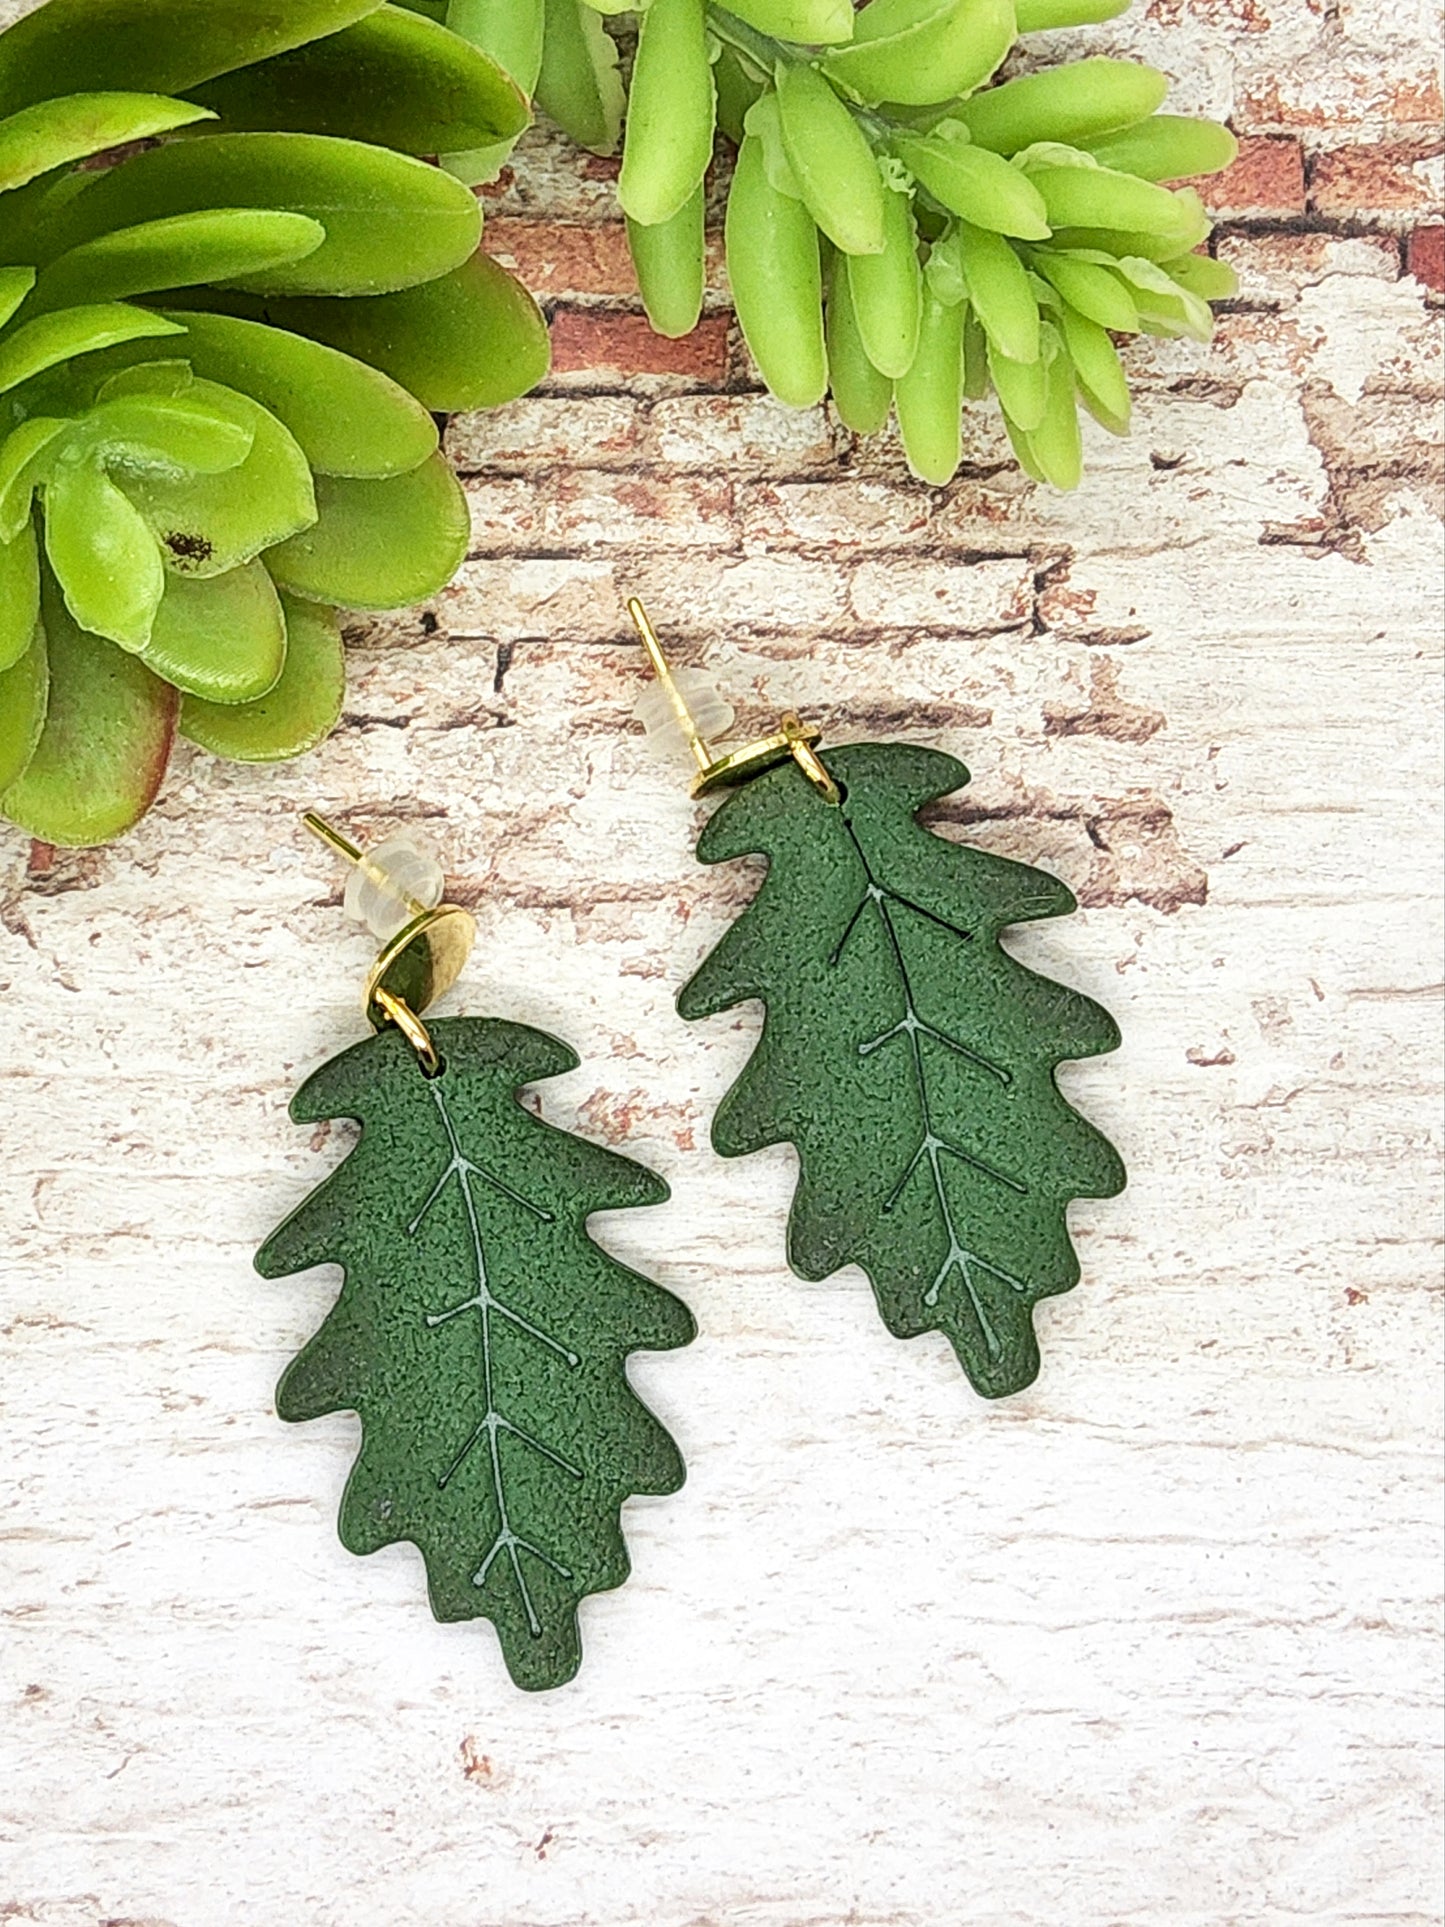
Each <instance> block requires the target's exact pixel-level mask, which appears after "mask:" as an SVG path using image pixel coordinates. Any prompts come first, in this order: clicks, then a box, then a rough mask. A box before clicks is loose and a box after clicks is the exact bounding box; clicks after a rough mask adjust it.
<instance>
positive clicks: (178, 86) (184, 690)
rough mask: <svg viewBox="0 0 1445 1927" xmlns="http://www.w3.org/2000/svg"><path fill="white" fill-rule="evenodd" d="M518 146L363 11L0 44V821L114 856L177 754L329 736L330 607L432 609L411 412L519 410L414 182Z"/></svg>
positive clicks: (431, 503) (425, 514) (442, 210)
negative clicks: (503, 146) (177, 747)
mask: <svg viewBox="0 0 1445 1927" xmlns="http://www.w3.org/2000/svg"><path fill="white" fill-rule="evenodd" d="M527 118H528V107H527V102H526V99H525V97H524V95H523V94H522V92H521V91H520V90H519V88H518V87H517V86H516V85H515V83H514V82H513V81H511V80H510V79H509V78H508V76H507V75H506V74H505V73H504V72H503V71H502V70H501V68H500V67H499V66H498V65H497V64H496V62H494V61H493V60H491V59H490V58H488V57H487V56H486V55H484V54H483V53H481V52H479V51H478V50H477V49H476V48H475V47H473V46H471V45H469V44H467V43H466V42H464V41H462V40H459V39H458V38H457V37H456V36H454V35H452V34H451V33H449V32H447V31H446V29H445V28H444V27H442V26H441V25H439V24H437V23H435V22H433V21H429V20H426V19H422V18H418V17H417V16H416V15H415V14H414V13H412V12H408V11H406V10H403V9H401V8H398V7H394V6H389V5H382V4H380V0H288V4H287V5H286V6H284V7H281V6H277V5H275V4H271V3H268V0H204V4H197V3H196V0H49V4H48V5H46V6H43V7H41V8H40V9H39V10H38V11H37V12H35V13H32V14H30V15H29V16H28V17H27V18H25V19H23V20H22V21H21V22H20V23H19V24H18V25H16V26H14V27H12V28H11V29H10V30H9V32H7V33H5V34H4V35H3V36H0V811H3V813H4V814H5V815H7V816H9V817H10V818H11V819H12V820H13V821H15V822H16V823H18V824H20V825H22V826H23V827H24V828H26V829H28V830H29V831H31V832H32V834H34V835H36V836H38V837H41V838H43V839H45V840H47V841H50V842H55V843H65V844H84V843H93V842H98V841H103V840H105V839H107V838H109V837H112V836H114V835H116V834H118V833H119V832H120V831H122V830H124V829H126V828H128V827H129V826H130V825H131V824H132V823H134V822H135V821H136V820H137V818H138V817H139V816H141V815H142V814H143V813H144V811H145V810H146V808H147V807H148V806H149V804H150V803H151V801H152V800H153V799H154V797H155V794H156V791H157V788H158V787H159V784H160V781H161V778H162V776H163V774H164V771H165V766H166V761H167V757H168V755H169V752H170V747H171V743H172V740H173V736H174V733H175V732H176V730H177V729H179V730H180V732H181V733H182V734H184V735H186V736H188V737H190V738H191V739H192V740H194V741H195V742H197V743H200V744H202V745H204V746H205V747H206V748H208V749H210V750H212V751H214V752H215V753H217V754H218V755H222V756H227V757H232V758H237V759H240V760H244V761H269V760H274V759H278V758H282V757H286V756H292V755H295V754H297V753H298V752H299V751H301V750H303V749H305V748H307V747H309V746H310V745H311V744H314V743H316V742H317V741H319V740H320V739H321V738H322V737H323V736H325V735H326V734H327V732H328V731H329V730H330V729H331V727H332V726H333V724H334V723H335V721H336V719H337V717H338V715H339V713H340V708H341V700H342V691H343V685H344V670H343V664H342V653H341V639H340V627H339V623H338V620H337V609H338V608H339V607H340V608H359V609H385V608H394V607H400V606H403V605H405V604H408V603H411V602H414V601H416V600H418V599H420V598H421V597H423V596H426V595H429V594H431V593H433V592H434V591H435V590H436V589H438V588H439V587H440V586H441V585H442V584H444V583H445V582H446V581H447V580H448V578H449V577H450V576H451V574H452V572H453V570H454V569H455V567H456V565H457V563H458V562H459V561H460V559H461V557H462V556H463V554H464V553H465V548H466V541H467V532H468V516H467V508H466V502H465V499H464V497H463V495H462V492H461V490H460V488H459V486H458V484H457V482H456V480H455V478H454V476H453V475H452V473H451V471H450V469H449V468H448V467H447V465H446V462H445V460H444V459H443V457H442V455H441V454H440V453H439V450H438V430H437V425H436V422H435V420H434V419H433V415H434V413H436V412H443V411H447V410H451V409H458V408H475V407H486V406H491V405H494V404H496V403H498V402H501V401H505V400H508V399H510V398H511V397H513V396H515V395H518V394H521V393H523V392H524V391H525V390H526V389H527V388H529V387H531V386H532V385H533V383H534V382H535V381H537V380H538V379H539V378H540V376H541V375H542V374H543V373H544V372H545V369H546V365H547V336H546V328H545V324H544V323H543V320H542V317H541V315H540V314H539V312H538V310H537V308H536V306H535V304H534V303H533V302H532V300H531V299H530V297H529V296H528V295H527V294H526V293H525V291H524V290H523V289H521V288H520V287H519V286H518V284H517V283H516V282H515V281H513V280H512V279H511V278H510V277H509V276H508V275H506V274H505V273H504V272H503V271H502V270H501V269H500V268H498V267H497V266H495V264H493V263H492V262H490V261H489V260H487V259H486V257H485V256H484V255H480V254H479V253H478V252H477V247H478V239H479V234H480V227H481V213H480V209H479V206H478V203H477V200H476V197H475V196H474V195H473V194H472V192H471V191H470V190H469V189H468V188H467V187H466V186H464V185H463V184H462V183H461V182H459V181H458V180H457V179H456V178H454V176H453V175H451V174H449V173H447V172H445V171H443V170H442V169H440V168H438V167H436V166H434V165H431V164H430V163H429V162H428V161H427V160H425V159H424V158H422V157H424V156H428V155H434V154H436V153H438V152H441V151H452V150H469V149H475V148H479V147H483V146H485V145H487V144H488V143H492V142H496V141H505V140H507V139H510V138H512V137H513V136H515V135H516V133H517V132H519V131H520V129H521V128H522V127H523V126H524V125H525V124H526V121H527ZM117 148H120V149H122V150H123V153H122V156H121V157H120V158H118V159H115V158H114V156H112V159H113V160H114V164H112V165H109V166H107V165H104V164H103V163H102V164H100V165H97V163H96V160H95V157H97V156H106V155H111V150H114V149H117Z"/></svg>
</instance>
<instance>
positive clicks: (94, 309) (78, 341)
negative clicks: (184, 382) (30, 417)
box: [0, 301, 181, 394]
mask: <svg viewBox="0 0 1445 1927" xmlns="http://www.w3.org/2000/svg"><path fill="white" fill-rule="evenodd" d="M180 332H181V331H180V329H179V328H178V327H177V326H176V324H175V322H174V321H165V320H163V319H162V318H161V316H160V315H158V314H147V313H146V312H145V311H144V310H143V309H141V308H128V307H126V305H125V304H124V302H120V301H98V302H92V303H86V304H85V305H83V306H80V307H75V308H63V309H61V311H60V312H59V313H58V314H44V315H37V316H36V317H35V319H34V320H33V321H26V322H23V323H21V324H18V325H17V326H16V327H15V329H14V330H13V331H12V332H11V333H10V334H7V335H5V336H3V337H0V394H4V392H5V391H6V389H8V388H18V387H19V386H20V384H21V382H23V381H31V380H33V379H34V377H35V376H36V375H41V374H44V373H45V371H46V369H47V368H57V367H59V366H60V365H61V364H62V363H64V362H68V361H74V360H75V358H76V356H77V355H91V354H94V353H95V352H96V350H97V349H99V348H113V347H114V346H115V345H116V344H117V342H121V341H138V340H140V339H142V338H143V337H151V338H154V337H157V336H160V335H175V334H179V333H180Z"/></svg>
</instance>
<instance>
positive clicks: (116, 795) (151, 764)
mask: <svg viewBox="0 0 1445 1927" xmlns="http://www.w3.org/2000/svg"><path fill="white" fill-rule="evenodd" d="M41 606H42V610H43V620H44V625H45V638H46V649H47V655H48V660H49V669H50V693H49V702H48V705H47V709H46V715H45V727H44V729H43V731H42V732H41V735H40V739H39V742H38V743H37V745H36V748H35V753H34V755H33V756H32V757H31V758H30V759H29V761H28V763H27V765H26V768H25V771H24V773H23V774H22V775H20V776H19V777H17V779H16V780H15V781H14V782H13V783H12V784H11V785H10V787H9V788H8V789H7V790H5V791H4V792H3V793H0V810H3V811H4V813H5V814H6V815H7V816H8V817H9V818H10V819H11V821H12V822H14V823H18V824H19V825H20V827H21V828H22V829H25V830H28V831H29V832H30V834H31V835H32V836H36V837H39V838H40V839H41V841H42V842H45V843H58V844H62V845H64V846H67V847H75V846H79V845H84V844H87V843H106V842H109V840H110V839H111V838H112V837H114V836H119V835H120V834H121V833H122V831H124V830H128V829H130V828H131V826H132V825H133V824H135V823H137V822H139V820H140V818H141V817H142V816H144V815H145V813H146V811H147V810H148V809H149V808H150V806H151V804H152V803H153V802H154V800H155V796H156V792H157V790H158V789H159V788H160V785H161V778H162V777H163V776H164V775H165V768H166V761H167V759H168V757H169V756H170V752H171V742H172V739H173V737H174V734H175V722H176V709H177V705H178V701H179V699H178V697H177V695H176V692H175V690H174V689H172V688H171V687H170V685H169V684H167V683H164V682H162V681H161V679H160V677H159V676H154V675H152V674H151V672H150V670H149V669H147V668H146V666H145V664H144V663H143V662H141V661H140V659H139V658H138V657H136V656H132V655H129V654H127V652H126V651H125V650H124V649H118V648H117V647H116V645H115V644H114V643H113V642H106V641H104V640H103V639H102V638H101V637H100V636H94V635H90V634H88V633H87V632H86V631H85V630H84V629H81V628H79V627H78V626H77V625H76V623H75V622H74V621H73V620H72V619H71V616H70V614H69V611H68V610H67V609H66V607H65V599H64V597H63V596H62V595H61V593H60V590H59V587H58V586H57V584H56V582H55V579H54V577H53V576H50V575H49V574H48V572H47V574H46V577H45V580H44V583H43V586H42V591H41Z"/></svg>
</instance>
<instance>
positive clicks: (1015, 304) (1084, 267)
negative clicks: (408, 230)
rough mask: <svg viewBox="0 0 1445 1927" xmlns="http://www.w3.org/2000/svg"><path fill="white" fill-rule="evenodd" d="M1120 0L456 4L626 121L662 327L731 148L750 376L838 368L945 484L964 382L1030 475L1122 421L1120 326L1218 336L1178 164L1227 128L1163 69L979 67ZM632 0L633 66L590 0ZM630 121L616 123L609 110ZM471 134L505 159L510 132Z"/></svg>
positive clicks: (1218, 276)
mask: <svg viewBox="0 0 1445 1927" xmlns="http://www.w3.org/2000/svg"><path fill="white" fill-rule="evenodd" d="M1128 4H1129V0H867V4H866V5H863V6H861V7H859V8H858V9H857V11H855V9H854V6H853V4H852V0H727V4H726V5H718V4H714V0H647V4H645V5H642V6H634V7H628V6H626V5H623V4H618V0H451V5H450V6H448V7H446V8H445V9H442V8H435V9H432V10H433V11H435V12H438V13H440V12H443V11H444V13H445V18H446V19H447V21H448V23H449V24H450V25H451V26H452V27H453V28H454V29H455V30H456V31H457V32H458V33H460V34H463V35H465V36H467V37H469V38H471V39H472V40H473V41H474V42H475V44H476V45H478V46H480V47H484V48H486V49H487V50H488V51H489V52H491V53H493V54H494V55H495V56H496V57H497V58H498V59H499V60H500V61H501V62H502V64H503V65H506V66H508V67H509V70H510V71H511V72H512V73H513V74H514V75H515V76H516V77H517V79H518V81H519V82H520V83H521V84H522V85H523V86H525V87H527V88H528V89H529V90H531V89H533V88H534V87H535V92H536V98H537V101H538V104H539V105H540V106H541V107H542V108H543V109H544V110H545V111H546V112H547V113H548V114H549V115H550V116H551V117H552V118H553V119H554V120H556V121H557V122H558V123H559V124H560V125H561V126H562V127H563V128H564V129H565V130H566V131H567V132H568V133H570V134H571V135H572V136H573V137H574V138H575V139H576V140H577V141H579V142H580V143H581V144H582V145H583V146H586V147H589V148H593V149H595V150H597V151H598V152H601V153H610V152H613V151H615V150H616V148H617V147H618V145H619V142H620V143H621V150H622V171H621V177H620V180H619V183H618V192H619V197H620V199H621V203H622V209H623V212H624V213H625V214H626V216H627V222H628V232H629V236H630V239H631V244H632V255H633V260H634V262H635V264H636V268H637V275H638V280H639V283H640V285H641V288H642V295H643V300H644V302H645V304H646V306H647V310H648V313H649V314H650V316H651V318H652V321H653V324H654V326H655V327H657V328H658V329H659V330H660V331H661V332H662V333H664V334H668V335H681V334H686V333H688V332H689V331H690V330H691V329H692V328H693V327H694V326H695V325H696V323H697V320H698V317H699V314H700V312H701V308H702V301H703V275H704V241H703V215H704V205H703V179H704V175H705V173H706V171H707V168H708V165H709V163H710V161H711V159H712V155H713V147H714V135H715V131H716V130H717V129H721V131H722V132H723V133H724V134H726V135H727V136H728V137H729V139H731V140H732V141H733V142H735V143H736V144H737V146H738V157H737V167H736V170H735V173H734V176H733V181H732V186H731V190H730V195H729V201H728V209H727V228H726V245H727V262H728V274H729V279H730V281H731V283H732V291H733V298H734V302H735V305H736V308H737V313H738V319H739V321H740V323H741V325H742V329H743V333H744V335H745V336H746V338H747V342H748V346H749V348H750V349H751V350H752V354H753V358H754V360H755V361H756V362H757V364H758V367H759V369H760V371H761V373H762V376H763V379H764V380H765V381H766V383H767V385H768V386H769V388H770V389H771V390H772V391H773V393H774V394H775V395H777V396H778V397H779V398H780V399H781V400H782V401H784V402H787V403H790V404H791V405H793V406H795V407H800V408H801V407H809V406H812V405H813V404H815V403H817V402H819V401H821V400H822V399H823V397H824V395H825V394H826V393H827V392H828V391H829V389H830V388H831V391H832V395H833V400H834V403H835V405H836V407H837V409H838V412H839V414H840V415H841V417H842V418H843V420H844V422H845V423H846V424H847V425H848V426H849V427H850V428H852V429H854V430H855V431H857V432H858V433H860V434H871V433H874V432H876V431H877V430H879V429H881V428H882V427H883V426H884V424H885V423H886V422H887V420H888V418H889V415H890V413H892V412H894V411H896V414H897V420H898V426H899V430H900V433H901V436H902V440H903V446H904V450H905V453H906V454H907V457H908V460H909V463H910V465H911V466H912V468H913V470H914V472H915V473H916V474H917V475H918V476H920V477H921V478H922V479H924V480H925V481H928V482H932V483H943V482H946V481H947V480H948V479H949V478H950V477H951V476H952V475H953V474H954V472H955V471H956V469H957V468H958V465H959V462H960V460H961V459H962V455H963V434H962V417H963V404H964V403H965V402H966V401H971V400H978V399H980V398H982V397H983V396H984V395H986V394H987V393H989V392H990V391H992V392H993V393H994V394H995V395H996V396H997V398H998V402H999V405H1000V407H1001V409H1002V411H1003V418H1004V421H1005V424H1006V426H1007V429H1008V433H1009V436H1010V438H1011V441H1012V444H1013V448H1014V452H1015V454H1016V456H1017V458H1018V460H1019V463H1020V464H1021V466H1022V467H1023V468H1024V469H1026V470H1027V471H1028V473H1029V474H1030V475H1032V476H1033V477H1034V478H1035V479H1036V480H1039V481H1047V482H1051V483H1053V484H1054V485H1055V486H1057V487H1059V488H1072V487H1074V486H1075V485H1076V484H1077V483H1078V482H1079V480H1080V477H1081V472H1082V446H1081V438H1080V428H1079V411H1080V409H1083V410H1085V411H1087V412H1088V413H1089V414H1091V415H1092V416H1094V418H1095V419H1096V420H1097V421H1099V422H1100V423H1102V424H1103V426H1104V427H1105V428H1107V429H1109V430H1110V431H1112V432H1113V433H1115V434H1121V435H1122V434H1125V433H1127V432H1128V427H1129V388H1128V383H1127V381H1126V378H1125V374H1124V370H1123V367H1122V365H1121V363H1120V360H1119V355H1118V351H1117V348H1116V346H1115V341H1114V337H1115V336H1121V335H1131V334H1156V335H1188V336H1192V337H1194V338H1196V339H1198V340H1201V341H1203V340H1207V339H1208V337H1209V334H1210V331H1211V329H1212V326H1213V315H1212V311H1211V308H1210V305H1209V304H1210V303H1211V302H1212V301H1215V300H1218V299H1221V298H1224V297H1227V296H1228V295H1230V294H1232V293H1233V292H1234V290H1235V277H1234V275H1233V273H1232V271H1231V270H1230V269H1229V268H1228V267H1227V266H1225V265H1224V264H1223V263H1221V262H1218V261H1216V260H1213V259H1212V258H1210V257H1209V256H1208V255H1207V254H1202V253H1199V252H1196V250H1197V249H1198V248H1199V247H1200V245H1201V243H1202V242H1203V241H1204V240H1205V239H1206V238H1207V236H1208V233H1209V220H1208V217H1207V216H1206V214H1205V211H1204V206H1203V203H1202V202H1201V200H1200V198H1199V196H1198V194H1197V193H1196V192H1195V191H1194V190H1193V189H1192V188H1190V187H1182V188H1181V187H1176V188H1173V189H1171V188H1169V187H1167V186H1165V185H1162V183H1165V182H1168V181H1179V180H1184V179H1187V178H1189V177H1193V176H1198V175H1202V174H1208V173H1211V172H1214V171H1217V170H1218V169H1220V168H1223V167H1226V166H1228V164H1229V162H1230V161H1231V160H1232V159H1233V157H1234V154H1235V141H1234V137H1233V136H1232V135H1231V134H1230V133H1229V131H1228V129H1227V128H1224V127H1222V126H1220V125H1219V124H1218V123H1216V122H1213V121H1208V120H1198V119H1190V118H1185V117H1182V116H1179V115H1172V114H1164V113H1161V112H1159V111H1158V110H1159V109H1160V107H1161V106H1162V104H1163V101H1164V97H1165V94H1166V92H1167V88H1168V82H1167V81H1166V79H1165V77H1164V75H1163V74H1161V73H1158V72H1156V71H1155V70H1154V69H1153V68H1150V67H1146V66H1142V65H1139V64H1137V63H1135V62H1132V61H1122V60H1105V59H1088V60H1078V61H1072V62H1069V63H1066V64H1064V65H1062V66H1056V67H1052V68H1044V69H1042V70H1041V71H1036V72H1029V73H1023V74H1020V75H1018V76H1017V77H1016V78H1013V79H1010V80H1006V81H1003V82H1002V83H1001V84H996V83H995V76H996V75H997V74H998V72H999V69H1000V68H1001V67H1002V65H1003V63H1004V61H1005V59H1006V58H1007V57H1008V55H1009V54H1010V52H1011V51H1012V50H1013V48H1014V45H1015V41H1016V39H1017V37H1018V36H1019V35H1021V34H1022V35H1028V34H1032V33H1036V32H1039V31H1041V30H1044V29H1049V28H1059V27H1069V26H1077V25H1082V24H1084V23H1087V22H1093V21H1100V20H1107V19H1109V18H1111V17H1113V16H1114V15H1116V14H1119V13H1122V12H1124V11H1125V9H1126V8H1127V6H1128ZM623 12H631V13H635V14H636V16H637V21H638V38H637V54H636V60H635V62H634V65H633V68H632V74H631V81H630V87H629V88H628V89H626V90H624V85H623V80H622V77H621V74H620V70H619V65H618V51H617V47H616V45H615V44H614V42H613V40H612V38H611V36H610V35H609V34H608V32H607V31H606V29H605V27H604V25H603V21H602V18H601V16H602V15H604V14H619V13H623ZM624 122H625V135H624V132H623V128H624ZM500 151H502V150H496V149H494V150H491V152H490V153H489V154H488V155H486V156H483V157H475V156H474V157H469V159H472V160H476V159H478V158H481V159H484V160H485V161H487V162H488V163H489V164H492V165H495V163H496V160H497V156H498V153H499V152H500Z"/></svg>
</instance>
